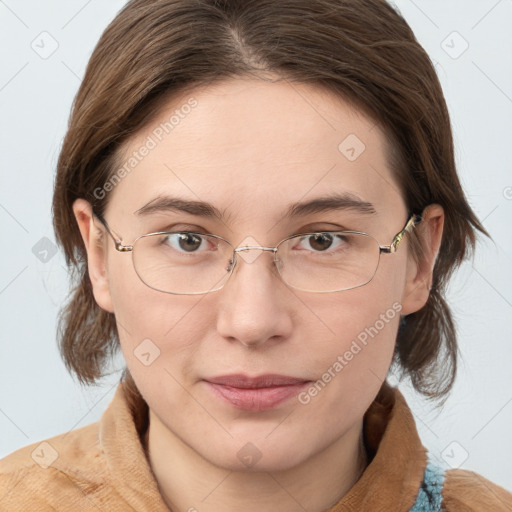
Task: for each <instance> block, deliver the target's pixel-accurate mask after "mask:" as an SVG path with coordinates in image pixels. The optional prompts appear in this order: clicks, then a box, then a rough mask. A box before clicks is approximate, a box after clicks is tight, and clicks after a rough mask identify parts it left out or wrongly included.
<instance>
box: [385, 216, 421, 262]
mask: <svg viewBox="0 0 512 512" xmlns="http://www.w3.org/2000/svg"><path fill="white" fill-rule="evenodd" d="M420 222H421V215H419V214H415V213H413V214H412V215H411V216H410V217H409V220H408V221H407V223H406V224H405V226H404V228H403V229H402V230H401V231H400V232H398V233H397V234H396V235H395V236H394V237H393V240H392V242H391V244H390V245H381V246H380V247H379V248H380V251H381V252H384V253H386V254H390V253H394V252H396V250H397V249H398V245H399V244H400V242H401V241H402V238H403V237H404V235H405V233H407V232H408V231H411V230H412V229H413V228H415V227H416V226H417V225H418V224H419V223H420Z"/></svg>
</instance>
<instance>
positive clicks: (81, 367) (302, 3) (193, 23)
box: [53, 0, 487, 399]
mask: <svg viewBox="0 0 512 512" xmlns="http://www.w3.org/2000/svg"><path fill="white" fill-rule="evenodd" d="M267 72H271V73H274V74H277V75H278V76H279V77H282V79H286V80H290V81H296V82H301V83H310V84H315V85H318V86H319V87H323V88H326V89H328V90H330V91H332V92H334V93H335V94H337V95H338V96H340V97H342V98H343V99H345V100H346V101H349V102H350V103H351V104H353V105H355V106H357V107H358V108H359V109H361V110H362V111H364V112H365V113H366V114H368V115H369V116H371V118H372V119H373V120H375V122H377V123H379V125H380V126H381V127H382V128H383V129H384V131H385V133H386V134H387V136H388V142H389V144H390V148H391V151H390V155H389V158H390V164H391V166H392V167H391V168H392V169H393V171H394V172H396V176H397V181H398V183H400V186H401V190H402V193H403V197H404V201H405V203H406V205H407V207H408V208H409V210H410V211H411V212H414V213H421V211H422V210H423V209H424V208H425V207H426V206H427V205H429V204H431V203H438V204H440V205H441V206H443V208H444V209H445V212H446V218H445V225H444V233H443V239H442V243H441V248H440V251H439V255H438V258H437V260H436V264H435V268H434V278H433V288H432V291H431V294H430V297H429V299H428V302H427V304H426V305H425V306H424V307H423V308H422V309H421V310H419V311H418V312H416V313H413V314H410V315H407V317H404V318H403V319H402V323H401V325H400V328H399V331H398V336H397V342H396V348H395V358H394V362H395V363H396V365H398V366H399V367H400V368H401V369H402V370H403V372H404V373H405V374H406V375H408V376H409V377H410V378H411V381H412V384H413V386H414V387H415V389H416V390H417V391H419V392H420V393H422V394H424V395H425V396H427V397H430V398H438V399H439V398H441V397H443V396H445V395H447V393H448V391H449V390H450V388H451V386H452V385H453V382H454V379H455V374H456V367H457V353H458V348H457V339H456V331H455V326H454V322H453V319H452V315H451V313H450V309H449V307H448V305H447V304H446V302H445V300H444V298H443V294H444V290H445V285H446V283H447V280H448V278H449V277H450V275H451V273H452V272H453V270H454V269H455V268H456V267H457V266H458V265H460V263H461V262H462V261H463V259H465V258H466V257H467V256H468V255H469V254H470V253H471V251H472V250H473V249H474V246H475V235H476V231H475V230H476V229H477V230H479V231H481V232H482V233H484V234H486V235H487V232H486V231H485V229H484V228H483V227H482V225H481V224H480V222H479V221H478V219H477V218H476V216H475V214H474V213H473V211H472V210H471V208H470V206H469V205H468V203H467V201H466V199H465V196H464V193H463V191H462V188H461V185H460V182H459V179H458V177H457V173H456V168H455V161H454V149H453V140H452V133H451V127H450V119H449V114H448V110H447V107H446V103H445V100H444V96H443V92H442V89H441V86H440V84H439V80H438V78H437V75H436V73H435V70H434V67H433V65H432V63H431V61H430V59H429V57H428V55H427V54H426V52H425V51H424V49H423V48H422V47H421V46H420V44H419V43H418V42H417V40H416V38H415V36H414V34H413V32H412V30H411V29H410V27H409V26H408V25H407V23H406V22H405V20H404V19H403V18H402V16H401V15H400V14H399V13H398V12H397V11H395V10H394V9H393V8H392V7H391V6H390V5H389V4H388V3H386V2H385V1H384V0H280V1H279V2H276V1H275V0H132V1H130V2H128V3H127V4H126V6H125V7H124V8H123V9H122V10H121V11H120V12H119V13H118V15H117V16H116V18H115V19H114V20H113V21H112V23H111V24H110V25H109V26H108V27H107V29H106V30H105V32H104V33H103V35H102V37H101V39H100V40H99V42H98V44H97V46H96V48H95V50H94V52H93V54H92V56H91V59H90V61H89V64H88V66H87V70H86V73H85V77H84V79H83V82H82V84H81V87H80V89H79V91H78V94H77V96H76V98H75V101H74V104H73V109H72V114H71V117H70V121H69V127H68V132H67V134H66V137H65V140H64V143H63V146H62V150H61V153H60V157H59V161H58V168H57V177H56V182H55V193H54V199H53V214H54V227H55V232H56V237H57V240H58V242H59V243H60V244H61V246H62V247H63V249H64V252H65V255H66V261H67V263H68V266H69V267H70V269H71V270H72V274H73V275H72V277H73V278H74V279H75V280H76V281H75V287H74V288H73V290H72V292H71V295H70V300H69V302H68V304H67V305H66V306H65V308H64V309H63V310H62V311H61V315H60V318H59V333H58V337H59V346H60V350H61V354H62V356H63V359H64V361H65V364H66V366H67V368H68V369H69V370H70V371H71V372H72V373H75V374H76V375H77V377H78V379H79V380H80V382H82V383H94V382H95V381H96V380H97V379H99V378H100V377H101V376H102V375H103V374H104V372H105V368H106V364H107V362H109V358H110V356H112V355H113V354H114V353H115V352H116V350H117V349H118V345H119V342H118V335H117V330H116V324H115V318H114V315H112V314H110V313H107V312H105V311H103V310H102V309H100V308H99V306H98V305H97V304H96V302H95V300H94V297H93V294H92V288H91V282H90V279H89V276H88V272H87V265H86V257H87V255H86V251H85V247H84V245H83V242H82V239H81V236H80V232H79V230H78V227H77V223H76V221H75V219H74V216H73V212H72V204H73V202H74V201H75V199H77V198H85V199H86V200H88V201H89V202H90V203H91V204H92V205H93V208H94V211H95V212H96V213H98V214H99V215H102V214H103V212H104V210H105V207H106V204H107V201H108V197H109V196H108V194H106V195H105V197H101V199H99V198H98V197H97V196H98V194H96V195H95V194H94V191H95V190H97V189H98V188H101V187H103V186H104V184H105V183H106V182H107V181H108V180H109V178H110V177H111V176H112V174H113V173H114V172H115V170H116V168H117V167H116V166H117V165H119V162H118V158H119V154H120V151H121V148H122V145H123V144H124V143H126V141H127V140H129V138H130V136H132V135H134V134H135V133H136V132H137V131H138V130H140V128H141V127H142V126H143V125H144V124H146V123H147V122H148V120H150V119H151V118H152V117H153V116H154V115H155V114H156V113H157V112H158V109H159V106H161V105H162V103H163V101H165V100H168V98H169V97H170V96H171V95H175V94H178V93H181V92H182V91H186V90H192V89H193V87H194V86H197V85H207V84H209V83H213V82H214V81H216V80H221V79H226V78H230V77H237V76H248V75H252V76H256V77H258V78H262V77H263V76H264V75H265V74H266V73H267ZM410 243H411V248H412V251H413V254H414V255H415V257H416V258H421V240H420V239H418V238H417V237H416V236H415V235H414V234H412V236H411V238H410ZM123 378H124V379H125V380H127V382H128V383H129V385H130V386H131V390H132V391H133V392H134V393H136V392H137V391H136V388H135V386H134V383H133V380H131V376H130V375H129V373H128V371H127V370H125V373H124V374H123Z"/></svg>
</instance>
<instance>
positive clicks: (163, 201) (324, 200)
mask: <svg viewBox="0 0 512 512" xmlns="http://www.w3.org/2000/svg"><path fill="white" fill-rule="evenodd" d="M338 210H352V211H355V212H357V213H361V214H364V215H374V214H376V213H377V212H376V210H375V207H374V206H373V205H372V203H369V202H367V201H363V200H362V199H360V198H359V197H357V196H356V195H355V194H352V193H350V192H345V193H342V194H330V195H328V196H324V197H317V198H314V199H311V200H309V201H302V202H297V203H293V204H291V205H289V206H288V208H287V210H286V212H285V214H284V218H290V217H301V216H306V215H311V214H314V213H323V212H328V211H338ZM167 211H176V212H184V213H189V214H191V215H196V216H199V217H206V218H217V219H223V218H224V214H223V212H221V211H220V210H219V209H217V208H216V207H215V206H213V205H212V204H210V203H207V202H203V201H191V200H187V199H182V198H180V197H170V196H160V197H157V198H155V199H153V200H151V201H149V202H148V203H147V204H145V205H144V206H143V207H142V208H139V209H138V210H136V211H135V212H134V213H135V214H137V215H149V214H151V213H161V212H167Z"/></svg>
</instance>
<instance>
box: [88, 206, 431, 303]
mask: <svg viewBox="0 0 512 512" xmlns="http://www.w3.org/2000/svg"><path fill="white" fill-rule="evenodd" d="M93 215H94V216H95V217H96V218H97V219H98V220H99V221H100V222H101V223H102V224H103V226H104V227H105V229H106V231H107V233H108V234H109V235H110V237H111V238H112V240H113V242H114V247H115V249H116V251H118V252H131V253H132V263H134V262H133V250H134V246H135V243H136V242H137V240H139V239H141V238H143V237H147V236H152V235H170V234H177V233H191V234H196V235H200V236H210V237H214V238H218V239H220V240H222V241H223V242H226V243H227V244H228V245H229V246H230V247H231V248H232V249H233V257H232V259H231V260H230V263H231V264H230V269H229V274H228V278H227V279H226V281H225V282H224V283H223V284H222V285H221V286H220V287H219V288H216V289H215V290H208V291H206V292H191V293H183V292H168V291H164V290H160V289H158V288H154V287H153V286H150V285H149V284H147V283H146V282H145V281H144V280H143V279H142V277H140V275H139V273H138V272H137V270H136V274H137V276H138V278H139V279H140V280H141V281H142V282H143V283H144V284H145V285H146V286H147V287H148V288H151V289H152V290H155V291H158V292H161V293H170V294H173V295H204V294H206V293H211V292H214V291H219V290H221V289H222V288H223V287H224V286H225V285H226V283H227V282H228V280H229V278H230V277H231V275H232V274H233V272H234V270H235V267H236V263H237V261H238V259H237V258H236V255H237V254H238V253H239V252H242V251H248V250H252V249H258V250H260V251H270V252H272V253H273V254H274V260H273V261H274V262H276V261H277V260H276V259H275V255H276V253H277V250H278V247H279V246H280V245H281V244H282V243H283V242H286V241H287V240H290V239H291V238H296V237H298V236H305V235H312V234H315V233H345V234H356V235H364V236H368V237H370V238H373V240H375V242H377V246H378V247H379V260H378V262H377V267H376V268H375V272H374V274H373V276H372V277H371V279H370V280H368V281H367V282H366V283H363V284H360V285H358V286H353V287H351V288H345V289H342V290H330V291H312V290H302V289H301V288H296V287H295V286H292V285H291V284H288V283H287V282H286V281H285V280H284V278H283V276H282V275H281V272H280V271H279V268H278V267H277V266H276V267H277V271H278V274H279V276H280V277H281V280H282V281H283V282H284V283H285V284H286V285H287V286H290V287H291V288H294V289H299V290H302V291H307V292H308V293H336V292H343V291H349V290H354V289H356V288H361V287H362V286H365V285H367V284H368V283H370V282H371V281H372V280H373V278H374V277H375V274H376V273H377V270H378V268H379V263H380V255H381V254H383V253H384V254H393V253H395V252H396V251H397V249H398V246H399V244H400V242H401V241H402V239H403V237H404V235H405V233H407V232H409V231H410V230H412V229H414V228H415V227H416V226H417V225H418V224H419V223H420V222H421V221H422V214H418V213H409V217H408V220H407V222H406V223H405V225H404V227H403V228H402V229H401V230H400V231H399V232H398V233H397V234H396V235H395V236H394V237H393V239H392V240H391V243H390V244H389V245H380V243H379V242H378V240H377V239H376V238H375V237H374V236H372V235H370V234H369V233H365V232H363V231H354V230H341V231H322V230H320V231H315V232H311V233H297V234H295V235H290V236H288V237H286V238H283V240H281V241H280V242H279V243H278V244H277V245H276V246H275V247H265V246H260V245H248V246H242V247H236V248H235V247H233V244H231V242H229V241H228V240H226V239H225V238H223V237H221V236H219V235H214V234H213V233H197V232H195V231H187V230H184V231H155V232H153V233H145V234H142V235H139V236H138V237H137V238H136V239H135V240H134V241H133V242H132V243H131V244H130V245H124V244H123V243H122V237H119V236H117V233H115V231H113V230H112V229H111V228H110V226H109V225H108V223H107V221H106V220H105V219H104V218H103V216H102V215H100V214H98V213H95V212H94V211H93ZM114 235H116V236H114ZM116 237H117V238H116ZM134 268H135V264H134Z"/></svg>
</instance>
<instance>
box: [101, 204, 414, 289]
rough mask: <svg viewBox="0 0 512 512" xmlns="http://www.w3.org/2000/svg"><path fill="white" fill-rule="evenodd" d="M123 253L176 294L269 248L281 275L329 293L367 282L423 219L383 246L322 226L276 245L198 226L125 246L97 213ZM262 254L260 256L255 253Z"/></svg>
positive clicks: (225, 274) (143, 275)
mask: <svg viewBox="0 0 512 512" xmlns="http://www.w3.org/2000/svg"><path fill="white" fill-rule="evenodd" d="M95 216H96V217H97V218H98V219H99V220H100V222H101V223H102V224H103V225H104V226H105V229H106V230H107V232H108V234H109V235H110V236H111V237H112V239H113V241H114V244H115V248H116V250H118V251H119V252H131V253H132V260H133V266H134V269H135V272H136V273H137V275H138V276H139V278H140V279H141V281H142V282H143V283H144V284H146V285H147V286H149V287H150V288H152V289H154V290H157V291H160V292H164V293H172V294H176V295H200V294H205V293H209V292H215V291H218V290H220V289H221V288H222V287H223V286H224V285H225V284H226V282H227V280H228V279H229V277H230V276H231V274H232V273H233V271H234V269H235V267H236V265H237V262H238V260H239V257H241V258H242V259H244V260H245V261H246V262H247V263H252V261H254V259H256V258H255V257H254V253H253V255H252V257H251V256H249V255H248V254H247V251H251V250H258V251H261V252H263V251H268V252H271V253H272V254H273V256H274V260H273V261H274V263H275V266H276V268H277V271H278V272H279V275H280V276H281V278H282V280H283V281H284V282H285V283H286V284H287V285H288V286H290V287H292V288H295V289H297V290H302V291H306V292H313V293H330V292H341V291H345V290H351V289H353V288H359V287H361V286H364V285H365V284H368V283H369V282H370V281H371V280H372V279H373V277H374V276H375V273H376V272H377V268H378V266H379V261H380V255H381V254H382V253H384V254H391V253H394V252H396V250H397V248H398V246H399V244H400V242H401V241H402V238H403V237H404V235H405V233H407V232H409V231H411V230H412V229H413V228H414V227H415V226H416V225H418V224H419V222H421V215H417V214H412V215H411V216H410V217H409V220H408V221H407V223H406V224H405V226H404V227H403V229H402V230H400V231H399V232H398V233H397V234H396V235H395V236H394V237H393V240H392V241H391V243H390V245H380V244H379V242H377V240H376V239H375V238H373V237H372V236H371V235H369V234H367V233H363V232H360V231H317V232H310V233H300V234H297V235H293V236H289V237H287V238H285V239H284V240H281V242H279V243H278V244H277V246H276V247H262V246H259V245H249V246H242V247H237V248H235V247H233V246H232V245H231V244H230V243H229V242H228V241H227V240H225V239H224V238H222V237H220V236H218V235H213V234H203V233H197V232H193V231H162V232H157V233H148V234H146V235H141V236H139V237H138V238H136V239H135V241H134V242H133V243H132V244H131V245H123V243H122V242H121V238H120V237H117V236H114V234H113V231H112V230H111V229H110V228H109V226H108V224H107V223H106V221H105V219H103V218H102V217H101V216H100V215H97V214H95ZM256 257H258V255H257V256H256Z"/></svg>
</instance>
